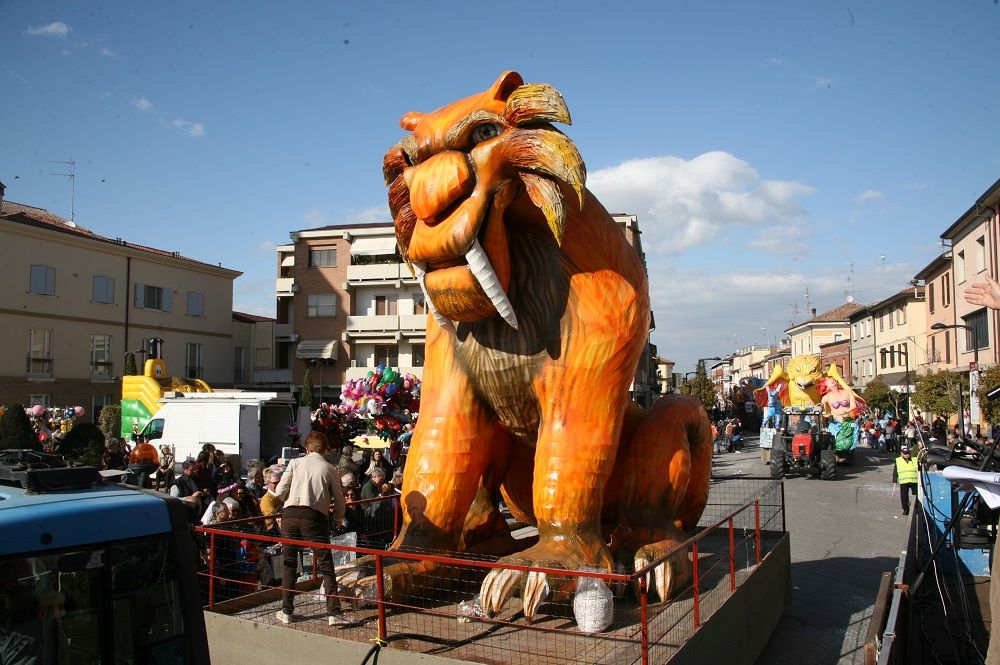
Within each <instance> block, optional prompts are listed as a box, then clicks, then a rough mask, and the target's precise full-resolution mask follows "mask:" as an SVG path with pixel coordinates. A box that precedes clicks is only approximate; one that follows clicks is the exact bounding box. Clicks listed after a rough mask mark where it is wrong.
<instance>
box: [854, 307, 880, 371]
mask: <svg viewBox="0 0 1000 665" xmlns="http://www.w3.org/2000/svg"><path fill="white" fill-rule="evenodd" d="M848 322H849V323H850V324H851V352H850V360H851V380H850V381H849V383H850V384H851V385H852V386H854V387H855V388H857V389H858V390H864V388H865V386H867V385H868V384H869V383H870V382H871V380H872V379H874V378H875V375H876V374H877V373H878V359H877V358H876V357H875V317H874V316H872V313H871V310H870V309H869V308H868V307H862V308H861V309H859V310H857V311H856V312H854V313H853V314H851V316H850V319H848Z"/></svg>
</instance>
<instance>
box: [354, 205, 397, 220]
mask: <svg viewBox="0 0 1000 665" xmlns="http://www.w3.org/2000/svg"><path fill="white" fill-rule="evenodd" d="M344 221H345V222H346V223H348V224H377V223H379V222H390V221H392V216H391V215H390V214H389V204H388V203H383V204H382V205H377V206H369V207H367V208H363V209H361V210H352V211H349V212H348V213H347V215H346V219H345V220H344Z"/></svg>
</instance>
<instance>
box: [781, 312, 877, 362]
mask: <svg viewBox="0 0 1000 665" xmlns="http://www.w3.org/2000/svg"><path fill="white" fill-rule="evenodd" d="M862 309H864V307H863V306H862V305H859V304H857V303H855V302H846V303H844V304H843V305H839V306H838V307H834V308H833V309H831V310H830V311H828V312H823V313H822V314H819V315H817V314H816V309H815V308H813V310H812V318H811V319H809V320H808V321H804V322H802V323H799V324H796V325H794V326H792V327H791V328H788V329H787V330H785V334H786V335H788V338H789V340H790V343H791V353H792V356H793V357H794V356H806V355H817V356H818V355H819V354H820V348H819V347H821V346H823V345H824V344H829V343H830V342H839V341H840V340H842V339H847V338H848V337H849V336H850V334H851V325H850V319H851V316H852V315H854V314H855V313H856V312H858V311H859V310H862Z"/></svg>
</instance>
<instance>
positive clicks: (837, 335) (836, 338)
mask: <svg viewBox="0 0 1000 665" xmlns="http://www.w3.org/2000/svg"><path fill="white" fill-rule="evenodd" d="M842 339H844V336H843V335H842V334H840V333H833V341H834V342H839V341H840V340H842Z"/></svg>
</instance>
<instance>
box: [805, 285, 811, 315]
mask: <svg viewBox="0 0 1000 665" xmlns="http://www.w3.org/2000/svg"><path fill="white" fill-rule="evenodd" d="M809 307H810V302H809V287H808V286H806V311H807V312H809V311H811V310H810V309H809Z"/></svg>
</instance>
